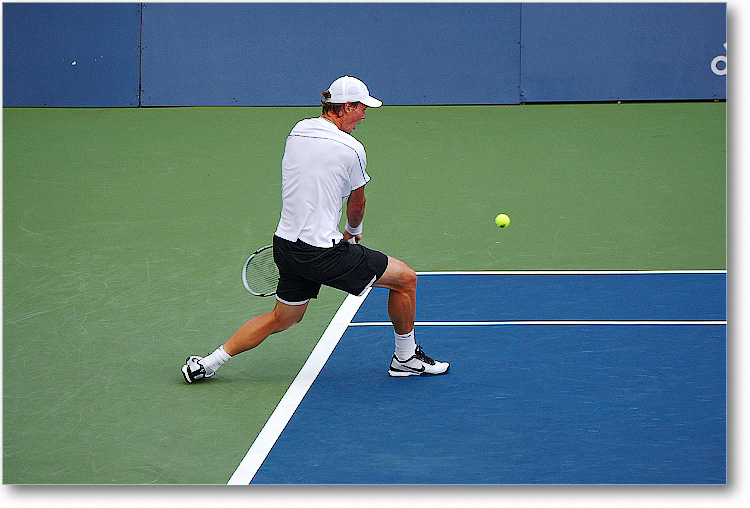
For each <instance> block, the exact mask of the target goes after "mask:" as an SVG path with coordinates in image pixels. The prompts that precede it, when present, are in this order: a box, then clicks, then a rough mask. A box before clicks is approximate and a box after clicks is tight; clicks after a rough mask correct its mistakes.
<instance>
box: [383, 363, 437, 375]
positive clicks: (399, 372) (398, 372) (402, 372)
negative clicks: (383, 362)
mask: <svg viewBox="0 0 750 508" xmlns="http://www.w3.org/2000/svg"><path fill="white" fill-rule="evenodd" d="M450 370H451V366H450V365H448V368H447V369H445V371H443V372H436V373H434V374H433V373H432V372H413V371H408V370H393V369H388V375H389V376H391V377H409V376H442V375H443V374H447V373H448V371H450Z"/></svg>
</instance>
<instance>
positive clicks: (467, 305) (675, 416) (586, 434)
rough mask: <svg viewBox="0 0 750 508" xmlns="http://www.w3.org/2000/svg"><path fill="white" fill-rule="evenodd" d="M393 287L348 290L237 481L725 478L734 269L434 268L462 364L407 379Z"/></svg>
mask: <svg viewBox="0 0 750 508" xmlns="http://www.w3.org/2000/svg"><path fill="white" fill-rule="evenodd" d="M386 297H387V292H386V291H382V290H374V291H372V292H371V293H369V296H367V295H366V298H367V301H365V299H364V298H359V299H357V298H355V297H349V298H347V300H346V301H345V302H344V304H343V305H342V307H341V309H340V310H339V312H338V313H337V314H336V316H335V317H334V319H333V320H332V321H331V325H330V326H329V327H328V329H327V330H326V333H325V334H324V335H323V337H322V338H321V341H320V343H319V344H318V347H316V350H315V351H314V352H313V355H311V357H310V359H309V360H308V363H307V364H306V365H305V367H303V369H302V371H301V372H300V375H299V376H298V378H297V379H296V380H295V382H294V383H293V385H292V387H290V389H289V391H288V392H287V395H285V397H284V399H282V403H281V404H280V405H279V407H278V408H277V410H276V411H275V412H274V414H273V415H272V416H271V418H270V419H269V422H268V423H267V425H266V427H264V429H263V430H262V431H261V434H260V435H259V436H258V439H256V441H255V443H254V444H253V446H252V447H251V448H250V450H249V451H248V454H247V455H246V457H245V459H244V460H243V461H242V463H241V464H240V466H239V467H238V468H237V470H236V471H235V473H234V475H233V476H232V478H231V479H230V481H229V483H230V484H248V483H250V482H253V483H300V484H316V483H326V484H329V483H358V484H359V483H364V484H372V483H448V484H450V483H504V484H507V483H522V484H526V483H558V484H559V483H725V482H726V470H725V469H726V468H725V464H726V450H725V442H726V418H725V414H726V386H725V378H726V272H725V271H691V272H512V273H510V272H494V273H487V272H463V273H440V274H438V273H429V274H427V273H423V274H420V282H419V294H418V301H419V310H418V315H417V318H418V322H417V323H416V325H417V326H418V329H417V341H418V342H422V343H423V344H424V345H425V348H426V351H427V352H428V354H430V355H431V356H434V357H435V358H437V359H441V360H448V361H451V363H452V368H451V373H450V374H448V375H447V376H440V377H438V378H429V379H423V378H413V379H409V380H408V381H407V382H405V383H404V382H400V383H399V382H394V380H392V379H390V378H389V377H388V376H387V374H386V370H387V363H388V362H387V360H388V358H390V354H391V352H392V347H393V346H392V337H391V334H389V333H388V332H386V330H384V328H383V327H387V326H389V323H388V321H387V316H386V315H385V301H386ZM334 348H335V351H334ZM329 357H330V358H331V360H330V361H328V362H327V360H328V358H329ZM326 362H327V363H326ZM354 366H356V368H354ZM397 381H398V380H397ZM402 381H403V380H402ZM313 383H314V384H313ZM303 398H304V401H302V399H303ZM404 401H420V402H419V403H418V404H417V405H416V406H413V405H410V406H409V407H415V408H419V411H418V413H419V415H420V416H419V418H418V419H417V420H418V421H417V420H414V419H413V418H406V417H404V415H403V413H402V409H403V405H404ZM298 408H299V409H298ZM399 436H401V437H400V438H399ZM403 436H407V438H408V439H407V441H408V442H406V443H404V442H403V441H404V439H403ZM394 442H399V446H398V447H394V446H393V443H394ZM272 448H273V450H272ZM397 450H398V451H397ZM404 454H406V455H404Z"/></svg>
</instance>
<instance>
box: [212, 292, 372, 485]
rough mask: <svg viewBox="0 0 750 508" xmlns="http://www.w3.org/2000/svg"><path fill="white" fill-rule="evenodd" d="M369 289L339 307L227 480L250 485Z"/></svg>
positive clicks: (234, 483) (229, 482)
mask: <svg viewBox="0 0 750 508" xmlns="http://www.w3.org/2000/svg"><path fill="white" fill-rule="evenodd" d="M369 292H370V290H369V289H368V290H367V291H366V292H365V293H364V294H363V295H362V296H353V295H348V296H347V297H346V300H344V303H342V304H341V307H339V310H338V311H337V312H336V314H335V315H334V316H333V319H332V320H331V322H330V323H329V325H328V328H326V331H325V332H324V333H323V336H322V337H321V338H320V341H318V344H317V345H316V346H315V349H313V351H312V353H310V357H309V358H308V359H307V361H306V362H305V365H303V366H302V369H301V370H300V371H299V374H297V377H296V378H294V381H293V382H292V384H291V386H289V389H288V390H287V391H286V393H285V394H284V397H282V399H281V401H280V402H279V405H278V406H276V409H275V410H274V412H273V414H271V417H270V418H269V419H268V421H267V422H266V424H265V426H264V427H263V429H262V430H261V431H260V434H258V437H257V438H256V439H255V442H253V444H252V446H251V447H250V449H249V450H248V451H247V454H246V455H245V458H243V459H242V462H240V465H239V466H237V469H236V470H235V472H234V474H232V477H231V478H230V479H229V481H228V482H227V484H228V485H249V484H250V481H251V480H252V479H253V477H254V476H255V473H257V472H258V469H259V468H260V466H261V464H263V461H264V460H266V457H267V456H268V453H269V452H270V451H271V448H273V445H274V444H275V443H276V440H277V439H278V438H279V436H280V435H281V432H282V431H283V430H284V428H285V427H286V425H287V423H289V420H290V419H291V418H292V415H293V414H294V412H295V411H296V410H297V407H298V406H299V405H300V402H302V399H303V398H304V396H305V394H306V393H307V391H308V390H309V389H310V386H311V385H312V384H313V382H314V381H315V378H317V377H318V374H320V371H321V370H322V369H323V366H324V365H325V363H326V361H328V358H329V357H330V356H331V353H332V352H333V349H334V348H335V347H336V345H337V344H338V343H339V340H341V336H342V335H344V332H345V331H346V328H347V326H349V324H350V323H351V321H352V319H353V318H354V314H356V313H357V310H358V309H359V307H360V306H361V305H362V302H364V301H365V298H366V297H367V294H368V293H369Z"/></svg>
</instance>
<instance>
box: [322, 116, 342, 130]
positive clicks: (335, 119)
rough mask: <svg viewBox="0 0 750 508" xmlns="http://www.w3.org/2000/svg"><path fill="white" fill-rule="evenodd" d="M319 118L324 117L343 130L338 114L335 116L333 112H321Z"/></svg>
mask: <svg viewBox="0 0 750 508" xmlns="http://www.w3.org/2000/svg"><path fill="white" fill-rule="evenodd" d="M320 118H322V119H324V120H328V121H329V122H331V123H332V124H333V125H335V126H336V127H338V129H339V130H341V131H343V130H344V129H343V128H342V126H343V123H342V117H340V116H336V115H335V114H333V113H324V114H322V115H321V116H320Z"/></svg>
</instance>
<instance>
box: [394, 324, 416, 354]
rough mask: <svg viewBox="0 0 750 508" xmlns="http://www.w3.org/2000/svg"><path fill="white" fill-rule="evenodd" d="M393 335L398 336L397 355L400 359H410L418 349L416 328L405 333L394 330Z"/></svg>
mask: <svg viewBox="0 0 750 508" xmlns="http://www.w3.org/2000/svg"><path fill="white" fill-rule="evenodd" d="M393 335H395V337H396V357H397V358H398V359H399V360H408V359H409V358H411V357H412V356H414V351H415V350H416V349H417V343H416V342H414V330H412V331H410V332H409V333H407V334H405V335H399V334H397V333H396V332H393Z"/></svg>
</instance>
